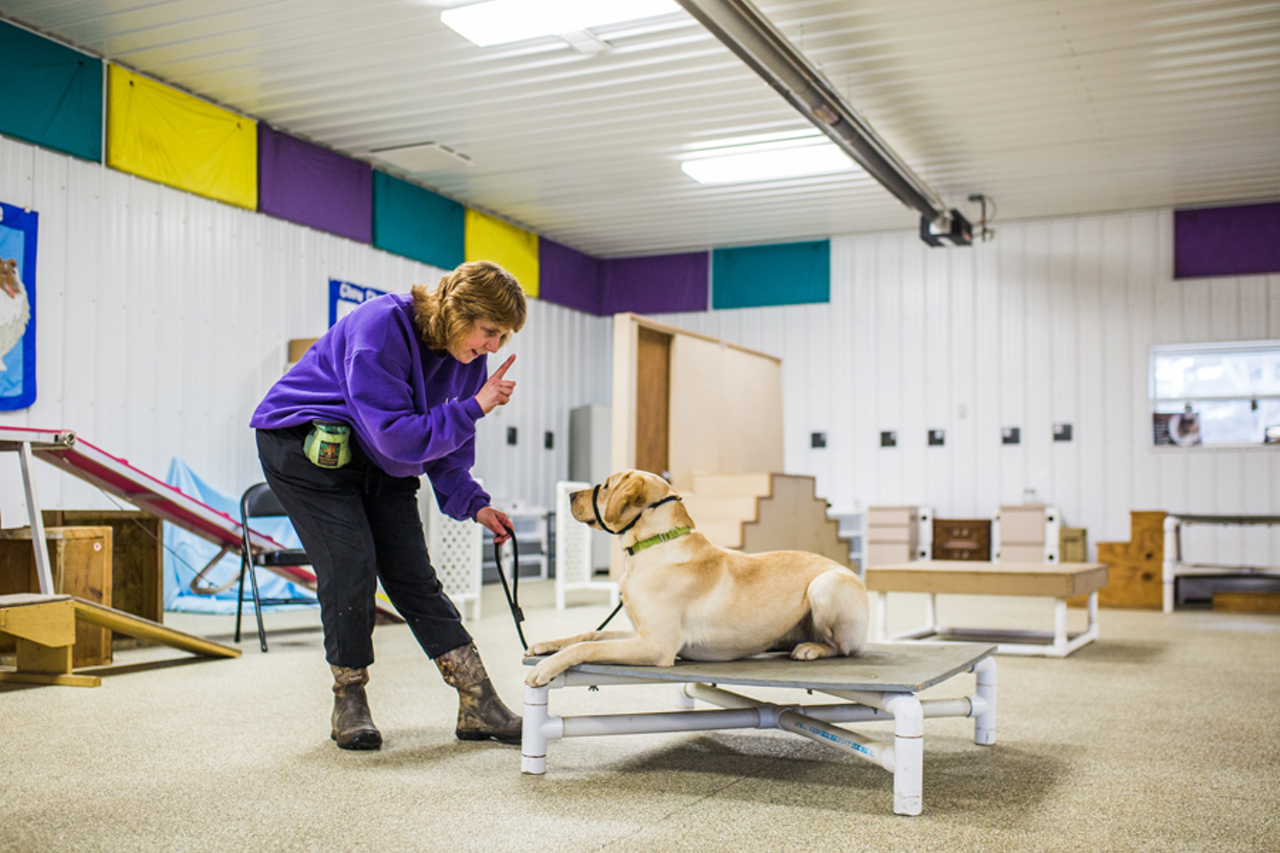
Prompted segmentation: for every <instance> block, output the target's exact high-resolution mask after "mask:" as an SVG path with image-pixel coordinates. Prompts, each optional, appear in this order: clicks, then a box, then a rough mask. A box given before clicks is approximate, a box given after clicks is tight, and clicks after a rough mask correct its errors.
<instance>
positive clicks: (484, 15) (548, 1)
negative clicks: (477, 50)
mask: <svg viewBox="0 0 1280 853" xmlns="http://www.w3.org/2000/svg"><path fill="white" fill-rule="evenodd" d="M679 9H680V7H679V6H678V5H676V3H675V2H674V0H488V2H486V3H475V4H472V5H470V6H460V7H458V8H456V9H446V10H445V11H443V12H441V13H440V20H441V21H442V22H444V25H445V26H447V27H449V28H450V29H452V30H454V31H455V32H457V33H458V34H459V35H461V36H463V37H464V38H466V39H467V40H469V41H472V42H474V43H476V44H478V45H480V47H489V46H490V45H494V44H506V43H507V42H512V41H522V40H524V39H531V38H538V37H540V36H558V35H560V34H562V33H576V32H580V31H582V30H586V29H590V28H591V27H602V26H606V25H608V24H617V23H621V22H623V21H633V20H636V19H639V18H652V17H654V16H656V15H666V14H668V13H670V12H675V11H678V10H679Z"/></svg>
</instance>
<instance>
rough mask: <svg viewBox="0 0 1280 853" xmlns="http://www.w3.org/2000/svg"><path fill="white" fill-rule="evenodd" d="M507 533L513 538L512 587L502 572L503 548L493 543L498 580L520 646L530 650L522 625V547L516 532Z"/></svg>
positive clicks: (510, 530)
mask: <svg viewBox="0 0 1280 853" xmlns="http://www.w3.org/2000/svg"><path fill="white" fill-rule="evenodd" d="M507 533H508V534H510V536H511V585H510V586H508V585H507V575H506V573H505V572H504V571H502V546H501V545H499V544H498V543H497V542H494V543H493V562H494V563H495V564H496V565H497V567H498V579H499V580H501V581H502V592H503V594H504V595H506V597H507V607H509V608H511V618H512V620H513V621H514V622H515V623H516V634H518V635H519V637H520V646H521V648H523V649H524V650H525V651H528V650H529V643H528V642H527V641H526V640H525V638H524V630H523V629H522V628H521V627H520V623H521V622H523V621H524V611H523V610H521V609H520V545H519V543H518V542H516V532H515V531H514V530H512V529H511V528H510V527H508V528H507Z"/></svg>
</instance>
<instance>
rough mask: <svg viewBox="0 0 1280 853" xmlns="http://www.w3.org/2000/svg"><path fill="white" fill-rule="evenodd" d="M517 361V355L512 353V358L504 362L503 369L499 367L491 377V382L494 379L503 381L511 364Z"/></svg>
mask: <svg viewBox="0 0 1280 853" xmlns="http://www.w3.org/2000/svg"><path fill="white" fill-rule="evenodd" d="M515 360H516V357H515V353H512V355H511V357H510V358H508V359H507V360H506V361H504V362H502V367H499V368H498V369H497V370H495V371H494V372H493V375H492V376H490V377H489V379H490V381H492V380H494V379H501V378H502V377H503V376H505V375H506V374H507V368H509V367H511V363H512V362H513V361H515Z"/></svg>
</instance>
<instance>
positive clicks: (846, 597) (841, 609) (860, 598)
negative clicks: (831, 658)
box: [809, 569, 870, 657]
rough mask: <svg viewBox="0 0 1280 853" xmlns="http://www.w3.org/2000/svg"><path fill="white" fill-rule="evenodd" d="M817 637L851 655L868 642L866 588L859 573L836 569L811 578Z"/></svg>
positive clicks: (855, 653)
mask: <svg viewBox="0 0 1280 853" xmlns="http://www.w3.org/2000/svg"><path fill="white" fill-rule="evenodd" d="M809 613H810V615H811V618H812V619H813V635H814V640H815V641H816V642H819V643H825V644H826V645H828V646H832V647H833V648H835V649H836V651H838V652H839V653H840V654H842V655H845V656H846V657H852V656H854V655H857V654H858V653H860V652H861V651H862V650H863V649H864V648H866V645H867V624H868V622H869V621H870V617H869V614H868V608H867V588H866V587H865V586H863V584H862V581H860V580H859V579H858V576H857V575H855V574H853V573H852V572H848V571H840V570H836V569H833V570H831V571H827V572H823V573H822V574H820V575H818V576H817V577H816V578H814V579H813V580H812V581H810V582H809Z"/></svg>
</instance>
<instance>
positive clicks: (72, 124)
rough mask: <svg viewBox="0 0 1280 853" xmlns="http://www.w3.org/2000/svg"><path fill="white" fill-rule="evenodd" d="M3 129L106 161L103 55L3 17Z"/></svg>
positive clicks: (66, 151)
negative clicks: (4, 20)
mask: <svg viewBox="0 0 1280 853" xmlns="http://www.w3.org/2000/svg"><path fill="white" fill-rule="evenodd" d="M0 133H2V134H4V135H5V136H12V137H14V138H16V139H21V140H23V141H25V142H31V143H34V144H35V145H39V146H41V147H42V148H51V149H53V150H54V151H61V152H63V153H64V154H70V155H72V156H74V157H80V158H82V159H84V160H92V161H94V162H95V163H101V162H102V60H100V59H98V58H97V57H95V56H89V55H88V54H85V53H80V52H79V51H77V50H72V49H71V48H69V47H64V46H62V45H60V44H58V43H57V42H54V41H50V40H49V39H47V38H44V37H43V36H38V35H36V34H35V33H30V32H27V31H26V30H24V29H22V28H21V27H15V26H13V25H12V24H7V23H4V22H3V21H0Z"/></svg>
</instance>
